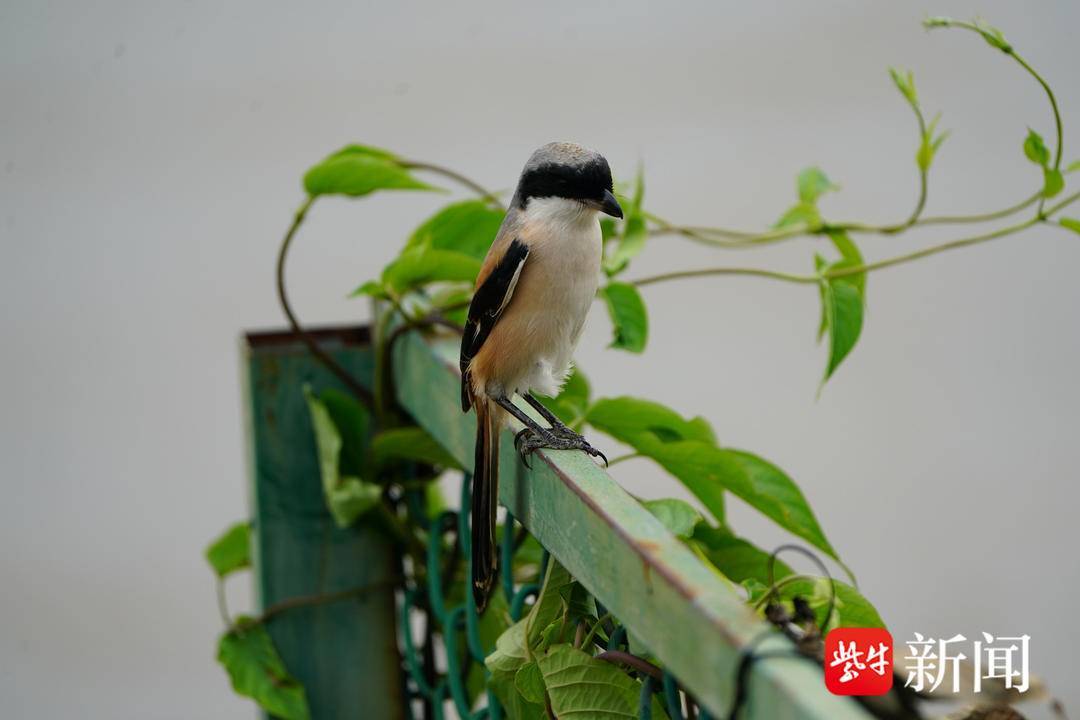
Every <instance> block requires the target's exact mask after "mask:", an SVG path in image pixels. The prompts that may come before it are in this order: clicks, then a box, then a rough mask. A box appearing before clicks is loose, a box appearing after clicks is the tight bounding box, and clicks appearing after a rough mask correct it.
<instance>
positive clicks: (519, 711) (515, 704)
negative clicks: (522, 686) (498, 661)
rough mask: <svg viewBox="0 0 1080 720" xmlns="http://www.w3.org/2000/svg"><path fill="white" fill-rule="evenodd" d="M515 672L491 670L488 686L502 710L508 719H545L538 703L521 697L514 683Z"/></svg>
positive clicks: (545, 714)
mask: <svg viewBox="0 0 1080 720" xmlns="http://www.w3.org/2000/svg"><path fill="white" fill-rule="evenodd" d="M516 675H517V673H511V672H493V673H491V678H490V679H489V680H488V687H490V688H491V691H492V692H493V693H495V697H497V698H498V699H499V703H500V704H501V705H502V706H503V712H504V713H505V716H506V717H507V718H509V720H547V713H546V712H545V711H544V706H543V705H542V704H540V703H531V702H529V701H527V700H526V699H525V698H524V697H522V695H521V693H520V692H518V690H517V686H516V685H515V682H514V681H515V677H516Z"/></svg>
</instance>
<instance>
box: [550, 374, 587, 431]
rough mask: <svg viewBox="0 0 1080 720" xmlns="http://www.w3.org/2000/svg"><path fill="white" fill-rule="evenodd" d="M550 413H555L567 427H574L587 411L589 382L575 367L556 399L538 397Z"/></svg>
mask: <svg viewBox="0 0 1080 720" xmlns="http://www.w3.org/2000/svg"><path fill="white" fill-rule="evenodd" d="M539 398H540V402H542V403H544V407H546V408H547V409H548V410H550V411H551V412H553V413H555V415H557V416H558V417H559V419H560V420H562V421H563V422H564V423H566V424H567V425H574V424H575V423H577V422H578V421H580V420H581V419H582V418H584V417H585V413H586V412H587V411H588V409H589V381H588V379H587V378H586V377H585V375H584V374H583V373H582V372H581V368H579V367H577V366H576V365H575V366H574V368H573V369H572V370H571V371H570V376H569V377H568V378H567V379H566V382H565V383H564V384H563V387H562V390H561V391H560V392H559V394H558V396H557V397H553V398H551V397H547V396H544V395H541V396H539Z"/></svg>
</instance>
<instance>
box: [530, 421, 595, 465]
mask: <svg viewBox="0 0 1080 720" xmlns="http://www.w3.org/2000/svg"><path fill="white" fill-rule="evenodd" d="M514 448H515V449H516V450H517V452H518V455H520V456H521V461H522V462H523V463H525V467H527V468H530V469H531V467H532V466H531V465H530V464H529V456H530V455H532V454H533V453H534V452H536V451H537V450H545V449H549V450H581V451H582V452H584V453H586V454H587V455H590V456H591V457H598V458H600V459H601V460H603V461H604V467H607V464H608V459H607V456H606V455H604V453H602V452H600V451H599V450H597V449H596V448H594V447H593V446H592V445H590V444H589V441H588V440H586V439H585V438H584V437H582V436H581V435H579V434H578V433H576V432H574V431H573V430H571V429H570V428H567V427H565V426H564V427H562V428H552V429H551V430H547V431H544V432H542V433H541V432H537V431H536V430H534V429H533V428H528V427H527V428H524V429H523V430H520V431H519V432H518V433H517V434H516V435H515V436H514Z"/></svg>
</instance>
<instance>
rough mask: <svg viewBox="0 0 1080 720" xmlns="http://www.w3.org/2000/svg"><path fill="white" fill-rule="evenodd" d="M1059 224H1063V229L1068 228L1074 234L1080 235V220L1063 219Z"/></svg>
mask: <svg viewBox="0 0 1080 720" xmlns="http://www.w3.org/2000/svg"><path fill="white" fill-rule="evenodd" d="M1058 222H1059V223H1061V227H1063V228H1068V229H1069V230H1072V231H1073V232H1074V233H1078V234H1080V220H1075V219H1073V218H1067V217H1063V218H1061V219H1060V220H1058Z"/></svg>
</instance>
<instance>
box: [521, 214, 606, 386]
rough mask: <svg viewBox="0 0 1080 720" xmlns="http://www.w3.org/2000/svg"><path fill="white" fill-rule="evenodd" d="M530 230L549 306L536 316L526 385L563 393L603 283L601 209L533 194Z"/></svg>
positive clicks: (533, 262)
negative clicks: (588, 318) (599, 211)
mask: <svg viewBox="0 0 1080 720" xmlns="http://www.w3.org/2000/svg"><path fill="white" fill-rule="evenodd" d="M524 215H525V217H524V224H525V225H526V226H527V227H528V228H529V229H530V232H529V237H530V244H529V247H530V249H529V260H528V264H529V265H530V266H532V267H530V269H529V270H530V274H532V275H533V278H532V279H533V280H535V281H539V282H538V287H533V288H531V290H532V291H533V292H536V293H537V294H538V295H539V296H540V298H541V307H542V308H543V310H542V311H541V312H537V313H536V314H535V316H534V317H532V318H530V324H534V327H533V328H532V330H533V332H531V333H530V336H531V338H532V339H533V341H534V342H535V346H534V348H532V350H533V352H534V354H535V358H536V362H535V364H534V366H533V370H532V372H531V373H529V377H527V378H523V382H522V384H523V385H524V387H522V388H521V389H523V390H525V389H533V390H536V391H537V392H540V393H543V394H545V395H555V394H557V393H558V390H559V388H560V387H561V385H562V383H563V381H564V380H565V379H566V375H567V374H568V373H569V371H570V362H571V360H572V358H573V354H574V348H575V347H576V346H577V341H578V338H579V337H580V336H581V330H582V327H583V326H584V324H585V317H586V315H588V312H589V308H590V307H591V306H592V302H593V299H594V298H595V297H596V290H597V288H598V287H599V284H600V262H601V257H602V253H603V246H602V238H601V233H600V223H599V220H598V217H597V212H596V211H595V210H593V209H591V208H588V207H585V206H584V205H583V204H582V203H580V202H577V201H574V200H565V199H562V198H532V199H530V200H529V203H528V207H527V208H526V209H525V213H524Z"/></svg>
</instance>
